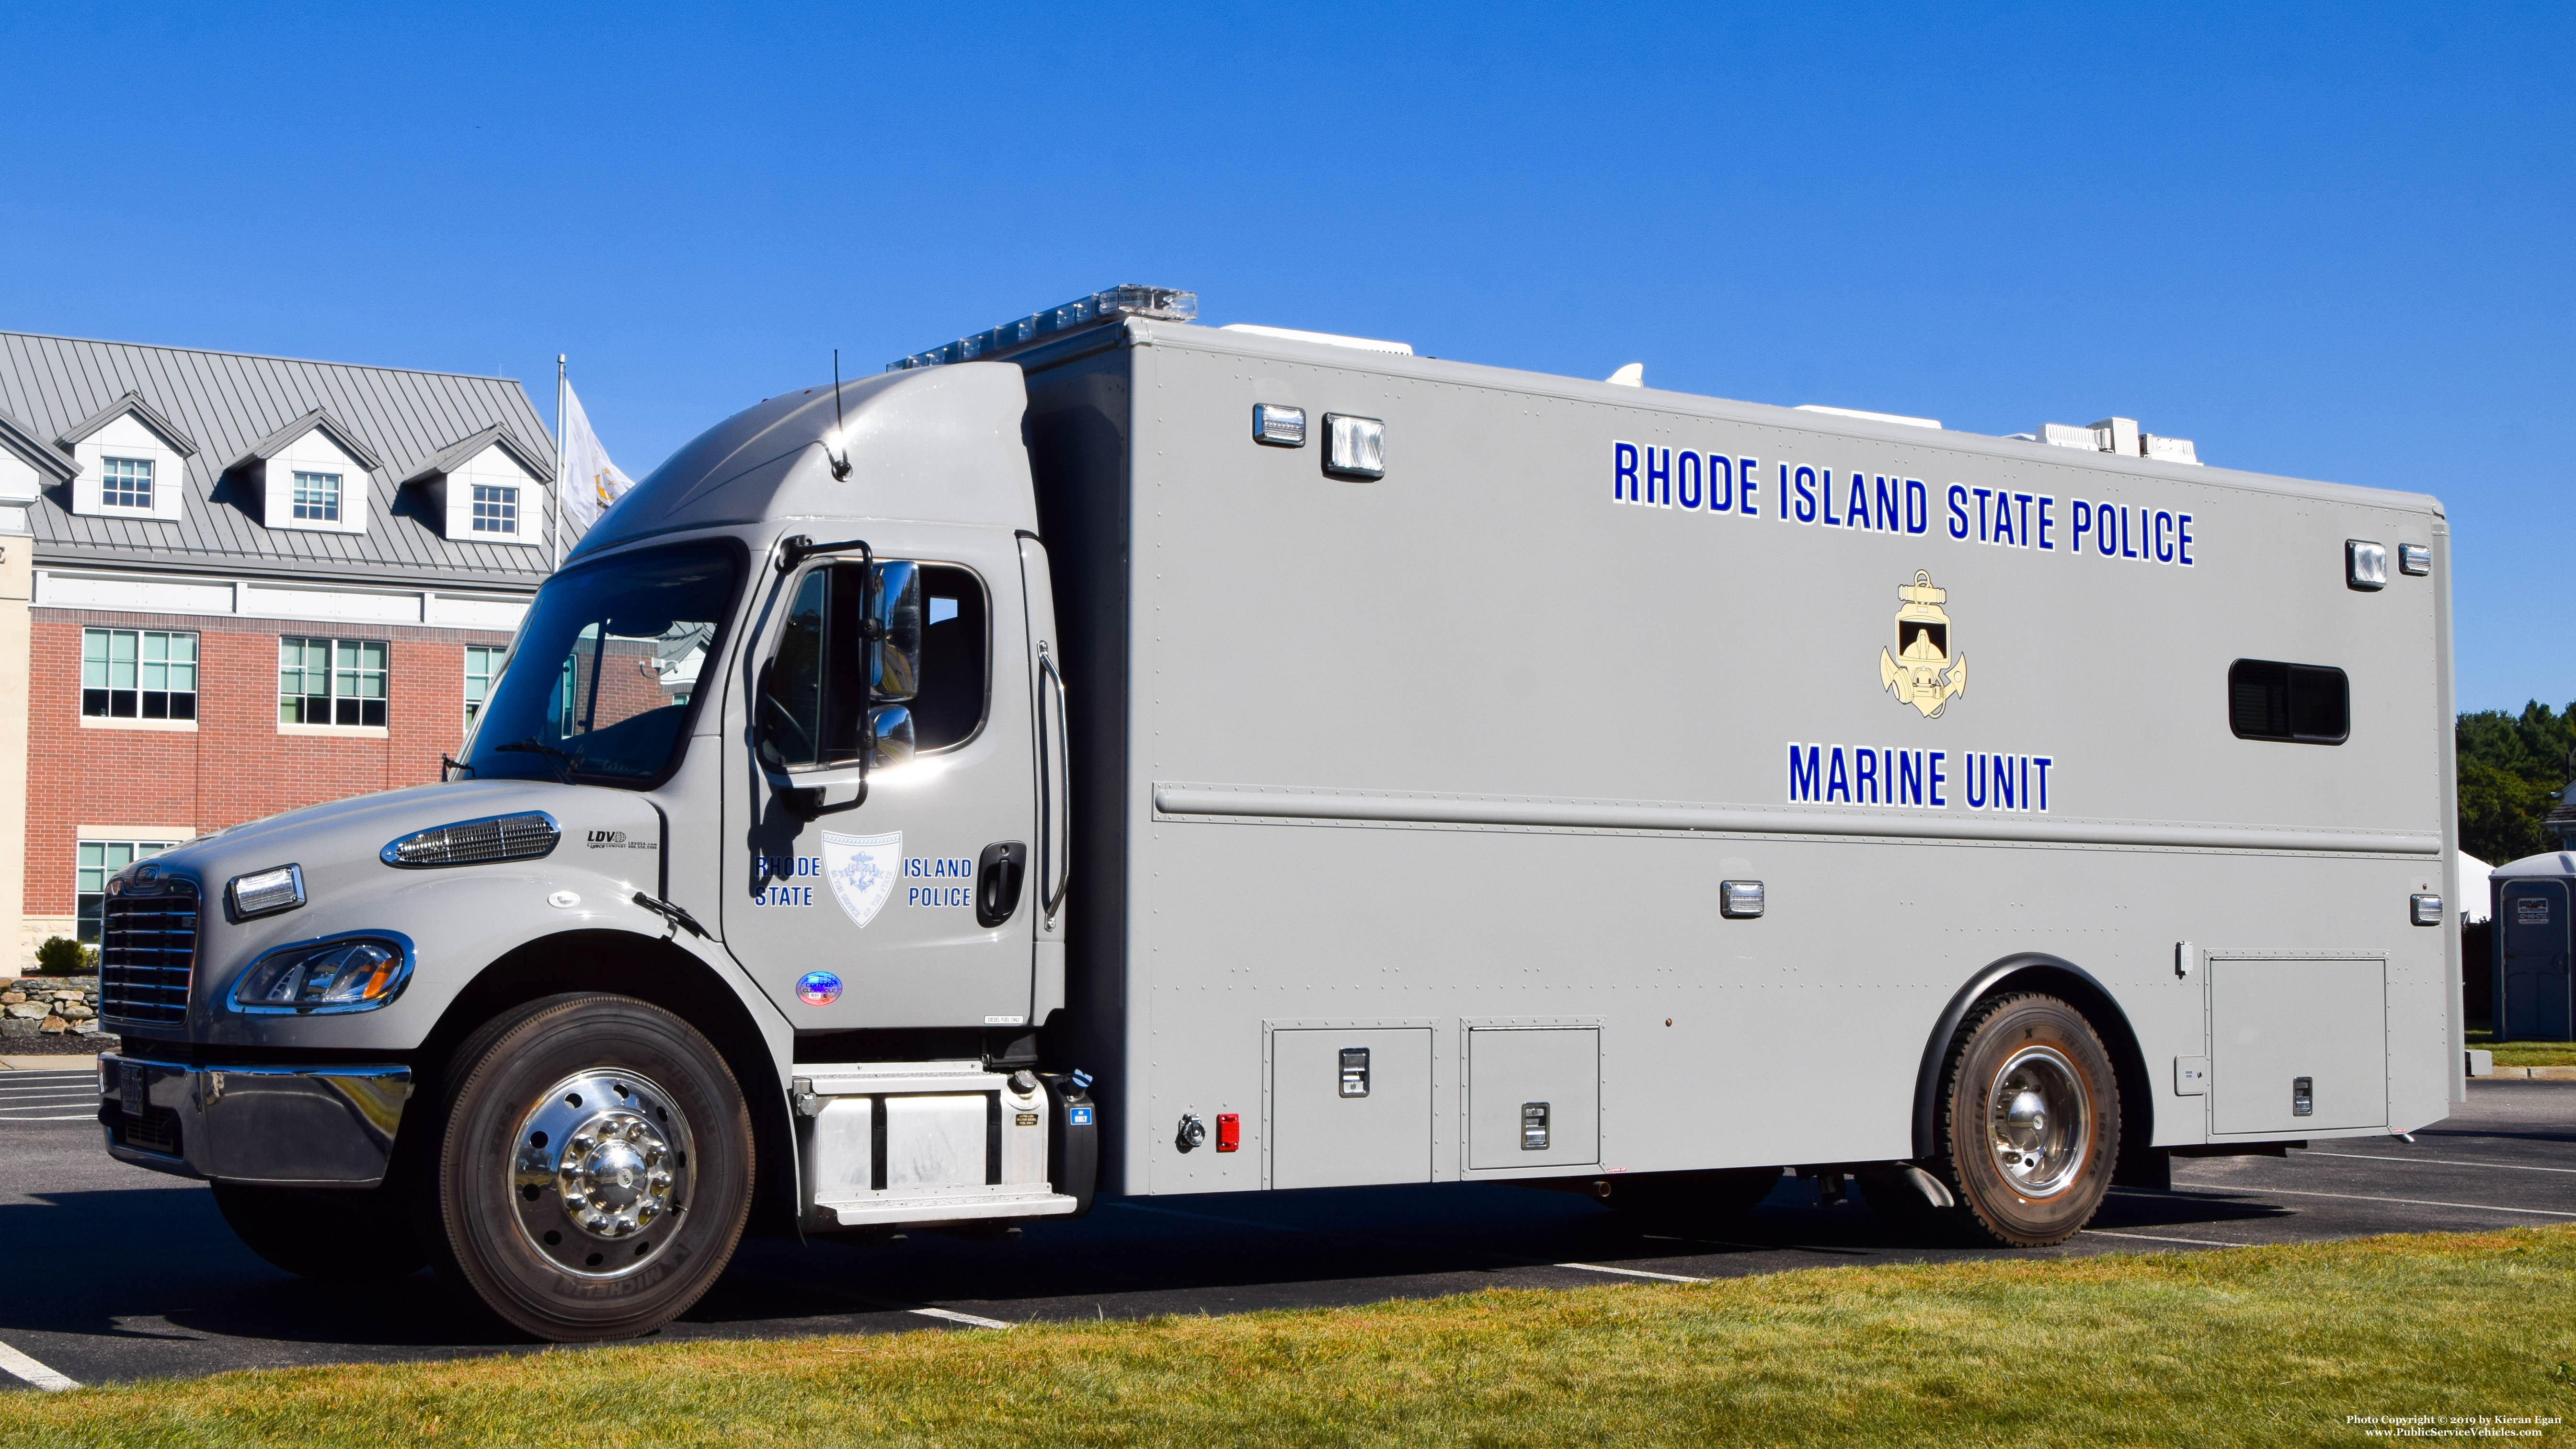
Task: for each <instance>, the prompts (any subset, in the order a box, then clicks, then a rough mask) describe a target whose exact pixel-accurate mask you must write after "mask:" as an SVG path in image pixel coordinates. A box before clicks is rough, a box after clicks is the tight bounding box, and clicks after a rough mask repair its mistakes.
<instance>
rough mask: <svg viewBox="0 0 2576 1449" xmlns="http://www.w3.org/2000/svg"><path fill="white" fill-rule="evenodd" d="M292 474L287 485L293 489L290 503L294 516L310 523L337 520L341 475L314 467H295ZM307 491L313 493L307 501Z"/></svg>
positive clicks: (335, 521)
mask: <svg viewBox="0 0 2576 1449" xmlns="http://www.w3.org/2000/svg"><path fill="white" fill-rule="evenodd" d="M294 474H295V476H294V479H293V481H292V483H291V484H290V485H289V486H290V487H291V488H292V489H293V495H294V496H293V500H292V503H293V507H294V510H295V516H296V518H297V519H299V520H302V521H306V522H312V523H337V522H339V521H340V493H341V483H342V476H343V475H341V474H338V473H325V472H322V471H321V470H319V469H314V468H297V469H295V470H294ZM308 480H309V481H308ZM326 486H327V489H328V491H327V492H326V491H325V488H326ZM308 492H310V493H312V494H313V495H314V499H313V501H311V502H309V503H308V502H306V501H305V495H306V494H307V493H308Z"/></svg>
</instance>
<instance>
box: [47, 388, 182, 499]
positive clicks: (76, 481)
mask: <svg viewBox="0 0 2576 1449" xmlns="http://www.w3.org/2000/svg"><path fill="white" fill-rule="evenodd" d="M54 447H55V448H56V449H58V450H59V451H60V453H61V456H62V457H63V458H64V460H65V461H66V462H67V463H68V464H69V465H70V471H71V485H72V512H74V513H76V514H85V515H89V516H92V517H104V518H159V519H167V520H169V521H171V522H174V523H175V522H177V521H178V519H179V518H180V516H181V515H182V513H183V512H185V509H186V494H187V492H188V490H187V487H186V486H185V485H186V483H187V481H188V459H189V457H190V456H191V455H192V454H194V453H195V452H196V451H197V445H196V444H195V443H193V442H190V441H189V439H188V435H187V434H185V433H183V432H180V431H179V428H178V425H177V424H175V423H172V422H171V421H170V420H169V419H168V418H166V417H163V416H162V415H161V413H160V411H159V410H158V409H156V408H154V407H153V406H152V404H150V403H148V402H145V401H144V400H143V395H142V394H141V393H133V392H129V393H127V394H125V395H124V396H122V397H120V398H118V399H117V400H116V401H114V402H112V403H109V404H108V405H107V406H106V407H103V408H101V409H99V410H98V411H97V412H94V413H92V414H90V415H89V416H88V417H87V418H84V419H82V420H81V421H80V422H77V423H74V424H73V425H72V426H71V427H70V428H69V429H68V430H66V431H65V432H64V433H63V435H62V436H61V437H59V438H56V439H55V440H54Z"/></svg>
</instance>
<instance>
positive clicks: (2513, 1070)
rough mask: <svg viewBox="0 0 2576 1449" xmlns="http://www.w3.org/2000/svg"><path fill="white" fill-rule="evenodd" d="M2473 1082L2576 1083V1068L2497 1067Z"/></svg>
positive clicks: (2472, 1079) (2473, 1078)
mask: <svg viewBox="0 0 2576 1449" xmlns="http://www.w3.org/2000/svg"><path fill="white" fill-rule="evenodd" d="M2469 1080H2471V1081H2473V1082H2500V1081H2536V1082H2576V1067H2497V1068H2496V1069H2494V1070H2493V1071H2491V1072H2488V1073H2487V1074H2486V1075H2484V1076H2480V1077H2472V1078H2470V1079H2469Z"/></svg>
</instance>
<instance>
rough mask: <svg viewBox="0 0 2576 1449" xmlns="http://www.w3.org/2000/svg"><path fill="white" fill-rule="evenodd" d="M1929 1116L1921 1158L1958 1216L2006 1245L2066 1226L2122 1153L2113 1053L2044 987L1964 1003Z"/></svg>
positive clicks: (2039, 1240) (2088, 1215) (2092, 1204)
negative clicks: (1926, 1158) (1927, 1150)
mask: <svg viewBox="0 0 2576 1449" xmlns="http://www.w3.org/2000/svg"><path fill="white" fill-rule="evenodd" d="M1938 1121H1939V1123H1940V1139H1941V1140H1940V1150H1939V1153H1938V1155H1937V1156H1936V1158H1935V1160H1934V1161H1932V1162H1930V1163H1927V1164H1925V1165H1926V1167H1927V1168H1928V1169H1929V1170H1930V1171H1931V1173H1932V1175H1933V1176H1934V1177H1936V1178H1938V1179H1939V1180H1940V1182H1941V1184H1942V1185H1943V1186H1945V1187H1947V1188H1948V1189H1949V1190H1950V1192H1951V1195H1952V1196H1954V1197H1956V1198H1957V1199H1958V1201H1959V1208H1958V1212H1959V1213H1960V1214H1962V1215H1963V1225H1966V1226H1972V1227H1973V1230H1974V1231H1975V1233H1976V1234H1977V1235H1979V1236H1982V1237H1984V1238H1987V1239H1989V1240H1991V1241H1993V1242H1995V1243H1999V1244H2002V1245H2005V1246H2008V1247H2019V1248H2036V1247H2042V1246H2045V1245H2047V1244H2050V1243H2062V1242H2064V1241H2066V1240H2067V1239H2068V1238H2071V1237H2073V1236H2074V1235H2075V1233H2076V1231H2077V1230H2078V1229H2080V1228H2082V1227H2083V1226H2084V1224H2085V1223H2087V1222H2089V1221H2091V1220H2092V1217H2093V1212H2094V1209H2096V1208H2097V1207H2099V1206H2101V1203H2102V1195H2103V1194H2104V1193H2105V1192H2107V1191H2109V1190H2110V1187H2111V1170H2112V1166H2113V1164H2115V1163H2116V1162H2118V1160H2119V1157H2120V1089H2119V1086H2118V1084H2117V1083H2116V1082H2115V1081H2114V1079H2113V1077H2112V1072H2111V1056H2110V1053H2109V1052H2108V1051H2107V1050H2105V1049H2104V1048H2103V1045H2102V1039H2101V1037H2100V1036H2099V1035H2097V1034H2096V1033H2095V1032H2094V1030H2093V1025H2092V1023H2090V1022H2088V1021H2086V1020H2085V1019H2084V1014H2083V1013H2082V1012H2079V1011H2077V1010H2076V1009H2075V1008H2074V1007H2072V1006H2069V1005H2067V1004H2066V1003H2065V1002H2063V1001H2060V1000H2058V999H2057V998H2056V997H2053V996H2041V995H2035V994H2033V995H2014V996H2001V997H1997V998H1995V999H1994V1000H1991V1001H1988V1002H1985V1003H1983V1004H1981V1005H1980V1006H1979V1007H1978V1008H1977V1010H1976V1011H1975V1012H1974V1013H1972V1014H1971V1016H1970V1017H1969V1019H1968V1021H1967V1023H1966V1024H1965V1025H1963V1026H1961V1027H1960V1029H1959V1034H1958V1036H1957V1037H1956V1038H1955V1039H1953V1041H1952V1042H1951V1046H1950V1055H1949V1060H1948V1063H1947V1065H1946V1067H1945V1069H1944V1071H1943V1073H1942V1078H1941V1098H1940V1102H1939V1106H1938Z"/></svg>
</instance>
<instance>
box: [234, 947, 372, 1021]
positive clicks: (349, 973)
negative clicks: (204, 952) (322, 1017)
mask: <svg viewBox="0 0 2576 1449" xmlns="http://www.w3.org/2000/svg"><path fill="white" fill-rule="evenodd" d="M406 947H407V943H406V942H404V941H402V940H400V939H399V938H396V937H394V936H393V935H392V933H390V932H388V933H387V934H386V935H384V936H381V937H378V936H363V937H355V938H350V939H345V940H339V941H324V942H321V943H319V944H311V943H308V944H306V945H302V946H289V947H287V948H286V949H284V950H282V951H271V952H269V953H268V954H267V955H265V956H262V957H260V958H259V959H258V960H256V961H254V962H252V963H251V965H250V969H249V970H247V971H244V972H243V973H242V974H241V980H239V981H237V982H235V983H233V1009H234V1010H236V1011H246V1012H250V1013H253V1014H255V1015H258V1014H268V1015H274V1014H277V1013H281V1012H303V1013H315V1012H319V1013H331V1012H344V1011H372V1010H374V1009H375V1008H377V1007H379V1006H382V1005H384V1004H385V1003H387V1002H389V1001H391V1000H393V999H394V998H395V997H396V996H399V995H401V994H402V989H403V983H404V982H406V981H409V980H410V979H411V952H410V951H409V950H408V949H406Z"/></svg>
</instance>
